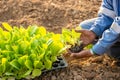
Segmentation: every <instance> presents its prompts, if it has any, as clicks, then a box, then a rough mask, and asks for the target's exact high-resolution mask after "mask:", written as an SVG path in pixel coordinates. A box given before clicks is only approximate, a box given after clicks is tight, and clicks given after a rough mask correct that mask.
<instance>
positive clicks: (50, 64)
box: [44, 56, 52, 70]
mask: <svg viewBox="0 0 120 80" xmlns="http://www.w3.org/2000/svg"><path fill="white" fill-rule="evenodd" d="M44 64H45V68H46V69H48V70H50V69H51V68H52V61H50V60H49V59H48V57H47V56H46V57H45V61H44Z"/></svg>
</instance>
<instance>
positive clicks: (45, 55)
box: [0, 22, 80, 79]
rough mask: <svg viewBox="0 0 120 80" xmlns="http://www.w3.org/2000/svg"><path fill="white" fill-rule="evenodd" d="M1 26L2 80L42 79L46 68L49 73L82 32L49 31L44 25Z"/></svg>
mask: <svg viewBox="0 0 120 80" xmlns="http://www.w3.org/2000/svg"><path fill="white" fill-rule="evenodd" d="M2 26H3V27H4V29H2V28H1V27H0V78H1V79H8V78H12V79H21V78H27V79H29V78H35V77H37V76H40V75H41V73H42V70H43V69H46V70H50V69H51V68H52V63H53V62H55V61H56V60H57V57H58V56H60V55H61V54H63V53H65V51H66V48H68V45H75V44H76V43H77V42H78V41H79V37H80V33H76V32H75V30H74V29H73V30H68V29H63V30H62V34H55V33H53V32H48V31H46V29H45V28H44V27H42V26H40V27H38V26H36V25H32V26H31V25H30V26H28V28H24V27H23V26H20V27H17V26H11V25H9V24H8V23H6V22H4V23H2Z"/></svg>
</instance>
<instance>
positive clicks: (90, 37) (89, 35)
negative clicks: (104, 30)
mask: <svg viewBox="0 0 120 80" xmlns="http://www.w3.org/2000/svg"><path fill="white" fill-rule="evenodd" d="M75 31H76V32H80V33H81V36H80V40H81V41H82V43H83V45H85V46H86V45H88V44H90V43H92V42H93V41H94V40H95V38H96V34H95V33H94V32H92V31H89V30H85V29H83V30H75Z"/></svg>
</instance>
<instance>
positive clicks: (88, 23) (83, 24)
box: [79, 18, 96, 30]
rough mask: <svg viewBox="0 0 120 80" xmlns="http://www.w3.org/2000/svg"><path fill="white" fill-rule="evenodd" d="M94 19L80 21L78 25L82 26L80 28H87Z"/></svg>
mask: <svg viewBox="0 0 120 80" xmlns="http://www.w3.org/2000/svg"><path fill="white" fill-rule="evenodd" d="M95 20H96V18H93V19H89V20H85V21H83V22H81V23H80V25H79V26H80V27H82V29H87V30H89V29H90V28H91V26H92V25H93V24H94V22H95Z"/></svg>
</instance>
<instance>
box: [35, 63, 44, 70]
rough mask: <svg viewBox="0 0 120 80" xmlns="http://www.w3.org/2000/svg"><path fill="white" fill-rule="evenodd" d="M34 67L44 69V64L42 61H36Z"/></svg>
mask: <svg viewBox="0 0 120 80" xmlns="http://www.w3.org/2000/svg"><path fill="white" fill-rule="evenodd" d="M34 68H35V69H43V68H44V65H43V63H42V62H41V61H34Z"/></svg>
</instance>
